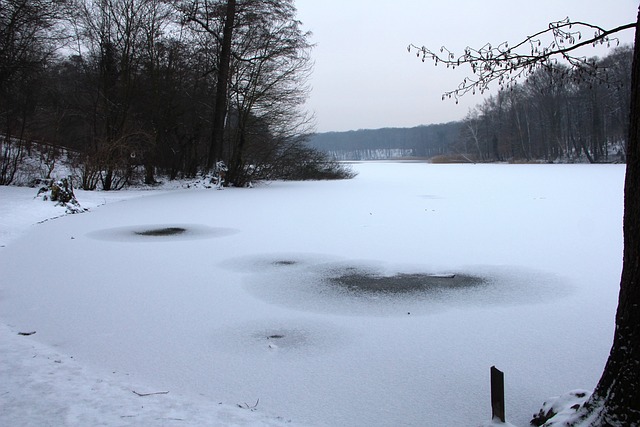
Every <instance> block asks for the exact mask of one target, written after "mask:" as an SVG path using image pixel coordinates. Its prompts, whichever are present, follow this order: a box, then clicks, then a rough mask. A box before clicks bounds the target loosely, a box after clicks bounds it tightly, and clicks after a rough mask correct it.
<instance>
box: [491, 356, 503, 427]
mask: <svg viewBox="0 0 640 427" xmlns="http://www.w3.org/2000/svg"><path fill="white" fill-rule="evenodd" d="M491 417H492V419H496V418H497V419H499V420H500V421H502V422H503V423H504V422H506V419H505V415H504V373H503V372H502V371H500V370H498V369H497V368H496V367H495V366H492V367H491Z"/></svg>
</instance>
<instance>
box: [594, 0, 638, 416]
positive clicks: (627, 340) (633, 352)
mask: <svg viewBox="0 0 640 427" xmlns="http://www.w3.org/2000/svg"><path fill="white" fill-rule="evenodd" d="M638 20H640V8H639V10H638ZM639 29H640V24H638V23H636V36H635V47H634V53H633V66H632V76H631V111H630V129H629V141H628V144H627V169H626V177H625V189H624V225H623V232H624V255H623V261H622V277H621V279H620V296H619V300H618V311H617V314H616V328H615V334H614V340H613V345H612V347H611V352H610V354H609V359H608V360H607V364H606V366H605V369H604V372H603V374H602V377H601V378H600V381H599V382H598V385H597V386H596V389H595V391H594V393H593V395H592V397H591V399H590V401H589V402H588V404H587V407H588V409H589V410H590V411H591V412H593V413H599V414H598V416H597V423H598V424H597V425H606V426H638V425H640V144H639V142H640V31H638V30H639Z"/></svg>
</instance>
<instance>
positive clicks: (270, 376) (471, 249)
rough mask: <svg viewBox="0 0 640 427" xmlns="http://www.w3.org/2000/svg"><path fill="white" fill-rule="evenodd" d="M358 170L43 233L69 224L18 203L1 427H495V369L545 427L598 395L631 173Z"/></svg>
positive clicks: (144, 196) (163, 199)
mask: <svg viewBox="0 0 640 427" xmlns="http://www.w3.org/2000/svg"><path fill="white" fill-rule="evenodd" d="M354 168H355V170H356V171H357V172H358V173H359V175H358V176H357V177H356V178H355V179H353V180H349V181H334V182H273V183H269V184H263V185H259V186H257V187H256V188H253V189H249V190H247V189H229V191H211V190H197V189H189V190H187V189H184V190H176V191H159V192H152V191H146V192H139V191H138V192H135V191H132V192H128V191H127V192H118V193H86V192H78V194H77V197H78V200H79V201H80V203H81V205H82V206H83V207H89V208H90V212H88V213H84V214H79V215H69V216H64V217H61V218H58V219H56V220H54V221H46V222H44V223H41V224H37V225H34V226H30V227H28V228H26V225H27V224H33V223H36V222H37V221H38V220H41V219H46V218H49V217H53V216H58V215H61V214H62V213H58V212H57V211H54V210H53V207H52V206H50V204H48V203H45V202H42V201H39V200H33V196H35V194H32V193H33V192H34V190H33V189H17V188H6V187H3V188H0V214H1V215H2V216H1V218H2V219H1V220H0V237H1V238H2V239H3V240H2V242H0V243H1V244H2V245H4V247H2V248H0V271H2V282H1V284H0V318H1V320H2V323H3V324H4V325H5V326H3V327H2V329H1V330H0V332H1V334H2V340H1V341H2V344H1V346H2V347H1V348H2V354H3V357H2V360H1V361H0V369H1V372H2V380H3V381H2V386H0V387H2V388H1V389H0V402H1V404H2V407H3V411H2V414H0V424H3V425H40V424H41V421H42V420H48V419H50V420H55V422H54V423H55V424H67V425H79V424H86V422H88V421H89V420H90V421H91V422H90V424H94V425H98V424H100V423H102V424H103V425H115V424H118V425H122V424H124V425H141V424H146V425H154V424H155V425H171V424H170V423H171V422H175V423H176V425H206V424H208V425H280V424H282V425H284V424H288V425H316V426H318V425H328V426H337V425H345V426H389V425H394V426H462V425H464V426H478V425H480V424H482V423H485V422H487V421H488V419H489V418H490V414H491V411H490V399H489V395H490V391H489V368H490V367H491V366H492V365H495V366H497V367H498V368H499V369H501V370H502V371H504V372H505V383H506V384H505V386H506V413H507V421H509V422H510V423H512V424H513V425H517V426H525V425H528V421H529V420H530V419H531V417H532V415H533V414H534V413H537V412H538V410H539V409H540V407H541V405H542V403H543V402H545V401H547V400H548V399H549V398H550V396H560V395H563V394H564V393H566V392H568V391H570V390H574V389H586V390H590V389H592V388H593V387H594V386H595V384H596V382H597V380H598V378H599V376H600V373H601V372H602V369H603V367H604V363H605V361H606V358H607V355H608V352H609V348H610V345H611V338H612V333H613V327H614V314H615V308H616V306H617V295H618V289H619V279H620V269H621V260H622V229H621V224H622V189H623V178H624V166H623V165H432V164H424V163H384V162H379V163H362V164H356V165H354ZM107 198H109V200H107ZM118 198H122V199H127V200H123V201H120V202H118V203H116V200H117V199H118ZM98 205H102V206H98ZM434 276H439V277H438V278H437V280H438V282H437V283H435V282H434V280H433V279H434ZM429 277H431V279H428V278H429ZM465 278H469V279H468V280H467V279H465ZM401 279H402V280H407V282H406V283H404V286H405V287H406V288H405V289H404V290H403V291H398V292H391V290H390V289H389V286H392V284H393V283H392V282H393V281H394V280H398V283H399V286H402V280H401ZM349 280H351V281H349ZM410 280H413V282H410ZM447 280H451V282H447ZM455 280H458V282H455ZM465 280H467V281H466V282H465ZM373 282H375V286H373V285H372V283H373ZM448 283H452V284H455V283H457V285H455V286H454V285H448ZM374 288H375V289H374ZM20 331H36V334H34V335H32V336H28V337H24V336H18V335H17V334H18V332H20ZM5 355H7V356H8V357H5ZM34 356H35V357H34ZM56 361H59V362H60V363H56ZM29 384H38V385H40V386H38V387H34V386H30V385H29ZM43 390H51V391H52V393H54V394H51V393H47V394H46V397H45V396H44V393H43ZM132 390H136V391H139V392H150V391H169V393H168V394H163V395H152V396H147V397H144V398H143V397H139V396H136V395H135V394H133V393H132V392H131V391H132ZM141 399H145V400H141ZM256 402H258V405H257V406H255V408H253V406H254V405H255V404H256ZM219 403H221V405H219ZM237 404H240V406H242V408H239V407H237ZM140 406H144V409H143V408H141V407H140ZM5 408H6V409H5ZM26 408H29V409H28V410H27V409H26ZM167 408H169V409H167ZM252 409H253V410H252ZM171 411H173V412H171ZM83 417H84V418H83ZM289 420H290V421H291V422H290V423H288V421H289ZM58 421H59V422H58ZM94 421H95V422H94Z"/></svg>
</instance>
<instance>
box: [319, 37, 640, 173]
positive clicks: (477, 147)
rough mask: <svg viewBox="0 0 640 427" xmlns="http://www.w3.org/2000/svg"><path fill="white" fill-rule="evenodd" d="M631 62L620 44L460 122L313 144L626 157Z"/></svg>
mask: <svg viewBox="0 0 640 427" xmlns="http://www.w3.org/2000/svg"><path fill="white" fill-rule="evenodd" d="M631 61H632V48H631V47H630V46H623V47H619V48H616V49H614V50H612V51H611V54H609V55H608V56H606V57H605V58H603V59H600V60H597V62H596V64H597V67H596V69H595V70H569V69H568V68H559V69H556V70H555V71H553V72H552V71H548V70H546V69H539V70H537V71H536V72H534V73H533V74H532V75H531V76H530V77H529V78H528V79H527V80H526V81H525V82H524V83H523V84H521V85H518V86H516V87H515V88H513V89H512V90H509V91H501V92H499V93H498V94H497V95H493V96H490V97H488V98H486V99H485V100H484V101H483V102H482V103H481V104H479V105H477V106H476V107H475V108H473V109H471V110H470V111H469V113H468V114H467V115H466V117H465V118H464V119H463V120H461V121H459V122H451V123H445V124H436V125H429V126H418V127H414V128H386V129H377V130H358V131H350V132H328V133H320V134H316V135H314V136H313V137H312V139H311V144H312V146H313V147H316V148H318V149H321V150H323V151H325V152H328V153H329V154H330V155H331V156H333V157H334V158H336V159H338V160H367V159H371V160H374V159H381V158H397V157H418V158H424V157H428V158H431V157H436V156H439V157H440V158H448V159H454V160H463V161H474V162H475V161H547V162H550V161H554V162H574V161H585V162H586V161H588V162H592V163H595V162H612V161H622V160H624V150H625V145H626V139H627V133H628V129H629V102H630V89H629V88H630V86H631ZM445 102H446V101H445Z"/></svg>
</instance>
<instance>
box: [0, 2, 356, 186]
mask: <svg viewBox="0 0 640 427" xmlns="http://www.w3.org/2000/svg"><path fill="white" fill-rule="evenodd" d="M311 48H312V46H311V44H310V42H309V34H308V33H306V32H304V31H303V30H302V29H301V23H300V22H299V21H298V20H297V19H296V9H295V6H294V2H293V0H1V7H0V155H1V158H0V185H7V184H11V183H12V182H14V181H15V180H16V178H17V171H18V170H19V168H20V164H21V162H24V161H25V159H27V158H33V153H32V151H33V150H34V149H36V147H37V149H38V153H39V154H38V155H39V156H40V157H41V158H42V163H43V164H45V165H49V166H50V167H52V165H53V164H55V162H56V161H58V160H59V159H60V157H61V156H62V153H64V155H65V156H69V157H71V158H72V159H73V164H74V165H75V169H74V170H75V173H74V175H75V176H76V179H77V181H78V182H77V183H76V185H78V186H80V187H81V188H83V189H96V188H100V189H104V190H113V189H119V188H122V187H124V186H126V185H128V184H130V183H133V182H145V183H147V184H153V183H154V182H155V181H156V177H157V176H159V175H162V176H166V177H169V178H170V179H174V178H179V177H192V176H196V175H199V174H209V175H211V176H212V177H213V178H214V179H217V180H218V182H222V180H223V178H222V176H223V175H224V181H225V184H233V185H236V186H243V185H247V184H249V183H250V182H251V181H254V180H260V179H275V178H277V179H310V178H314V179H318V178H321V179H325V178H326V179H329V178H339V177H344V176H345V175H346V176H348V175H349V172H348V170H346V169H345V168H343V167H342V166H341V165H339V164H337V163H336V162H334V161H332V160H330V159H329V158H328V157H327V155H326V154H325V153H322V152H320V151H318V150H315V149H312V148H310V147H309V145H308V144H306V142H305V141H306V139H307V138H308V135H309V134H310V133H311V132H312V130H313V120H312V118H311V117H310V116H309V115H308V114H307V113H306V112H305V110H304V109H303V104H304V102H305V101H306V99H307V97H308V94H309V89H308V87H307V78H308V76H309V73H310V72H311V70H312V62H311V60H310V50H311Z"/></svg>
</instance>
